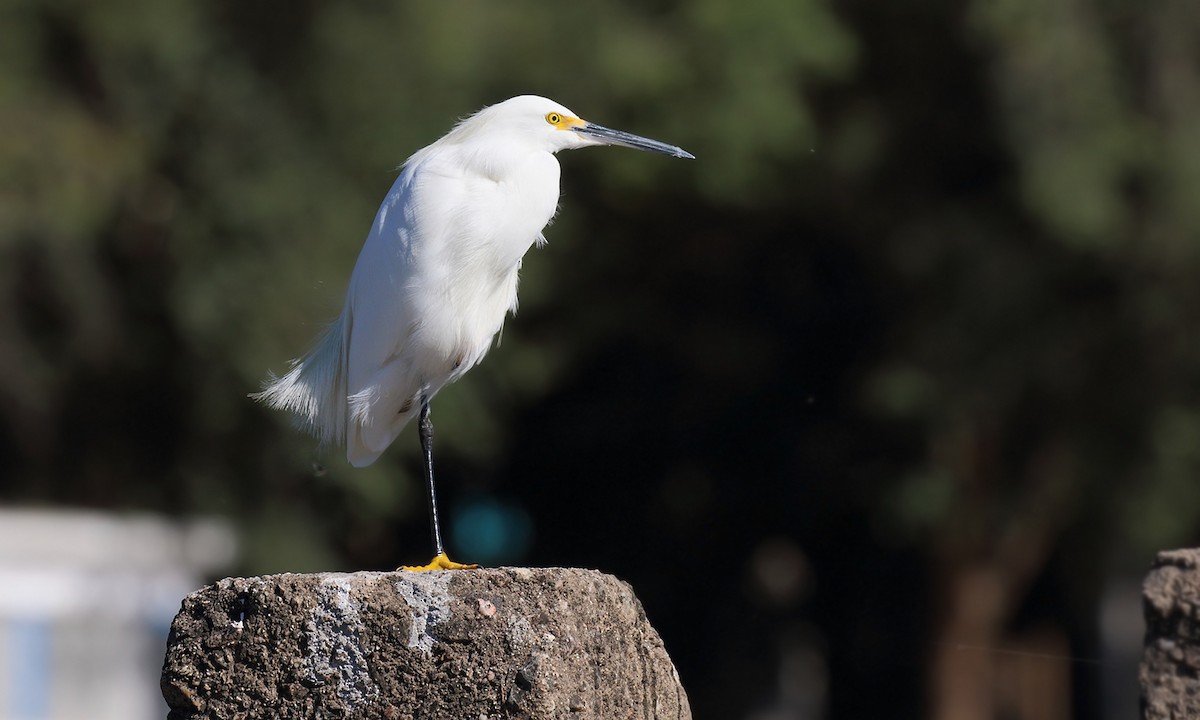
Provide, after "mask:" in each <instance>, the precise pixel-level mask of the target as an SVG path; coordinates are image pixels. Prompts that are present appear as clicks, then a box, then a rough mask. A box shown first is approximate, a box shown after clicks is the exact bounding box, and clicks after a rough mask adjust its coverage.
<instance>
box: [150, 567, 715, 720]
mask: <svg viewBox="0 0 1200 720" xmlns="http://www.w3.org/2000/svg"><path fill="white" fill-rule="evenodd" d="M162 691H163V697H164V698H166V700H167V704H168V705H169V706H170V708H171V713H170V716H169V717H170V720H184V719H185V718H214V719H223V718H229V719H231V720H232V719H234V718H237V719H239V720H252V719H254V718H395V719H401V718H403V719H406V720H407V719H411V720H417V719H420V718H455V719H458V718H469V719H470V720H476V719H480V720H482V719H485V718H490V719H494V718H572V719H574V718H579V719H580V720H582V719H583V718H604V719H605V720H608V719H611V718H639V719H641V718H672V719H678V718H690V717H691V710H690V709H689V706H688V701H687V696H686V695H685V693H684V691H683V688H682V686H681V685H680V683H679V677H678V675H677V674H676V672H675V668H674V666H673V665H672V664H671V660H670V658H669V657H668V656H667V653H666V650H665V649H664V648H663V644H662V641H661V640H660V639H659V637H658V634H657V633H656V632H655V631H654V629H653V628H652V627H650V624H649V623H648V622H647V620H646V616H645V613H644V611H643V610H642V606H641V603H640V602H638V600H637V598H636V597H635V596H634V594H633V591H632V590H631V589H630V587H629V585H627V584H626V583H623V582H621V581H620V580H617V579H616V578H614V577H612V576H610V575H604V574H602V573H599V572H595V571H590V570H578V569H564V568H550V569H524V568H500V569H489V570H460V571H440V572H429V573H408V572H395V573H368V572H360V573H349V574H339V573H323V574H313V575H291V574H286V575H269V576H263V577H255V578H228V579H225V580H221V581H220V582H218V583H216V584H214V585H211V586H209V587H206V588H204V589H202V590H199V591H197V592H195V593H193V594H192V595H190V596H188V597H187V598H186V599H185V600H184V601H183V607H182V609H181V610H180V611H179V614H178V615H177V616H176V617H175V621H174V623H172V625H171V635H170V639H169V640H168V643H167V655H166V660H165V662H164V665H163V673H162Z"/></svg>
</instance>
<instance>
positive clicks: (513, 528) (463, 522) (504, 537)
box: [454, 497, 533, 565]
mask: <svg viewBox="0 0 1200 720" xmlns="http://www.w3.org/2000/svg"><path fill="white" fill-rule="evenodd" d="M532 540H533V524H532V523H531V522H530V519H529V513H527V512H525V509H524V508H522V507H520V506H517V505H515V504H512V503H506V502H501V501H500V500H497V499H495V498H492V497H486V498H481V499H478V500H473V501H468V502H466V503H464V504H463V505H462V506H461V507H460V508H459V510H458V511H457V512H456V513H455V521H454V544H455V545H456V546H457V547H458V551H459V552H461V553H462V556H463V557H469V558H470V559H471V560H472V561H474V562H478V563H479V564H481V565H502V564H505V563H516V562H520V561H521V560H522V559H523V558H524V557H525V555H526V553H527V552H528V551H529V546H530V543H531V542H532Z"/></svg>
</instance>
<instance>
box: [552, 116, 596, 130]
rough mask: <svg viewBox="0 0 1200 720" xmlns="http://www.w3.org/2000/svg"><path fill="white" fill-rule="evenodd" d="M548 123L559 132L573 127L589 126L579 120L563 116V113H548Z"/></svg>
mask: <svg viewBox="0 0 1200 720" xmlns="http://www.w3.org/2000/svg"><path fill="white" fill-rule="evenodd" d="M546 122H548V123H550V124H551V125H553V126H554V127H556V128H558V129H559V130H570V129H571V128H573V127H579V126H581V125H587V123H586V122H584V121H583V120H580V119H579V118H575V117H571V116H570V115H563V114H562V113H557V112H550V113H546Z"/></svg>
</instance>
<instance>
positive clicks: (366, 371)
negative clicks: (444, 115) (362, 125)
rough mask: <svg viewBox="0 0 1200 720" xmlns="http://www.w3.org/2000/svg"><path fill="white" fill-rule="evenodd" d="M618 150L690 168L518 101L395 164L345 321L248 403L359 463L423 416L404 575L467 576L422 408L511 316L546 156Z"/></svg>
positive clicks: (551, 186)
mask: <svg viewBox="0 0 1200 720" xmlns="http://www.w3.org/2000/svg"><path fill="white" fill-rule="evenodd" d="M589 145H622V146H625V147H631V148H636V149H638V150H649V151H653V152H660V153H665V154H667V155H673V156H675V157H680V158H691V157H693V156H692V155H691V154H689V153H687V152H685V151H684V150H682V149H680V148H678V147H675V146H674V145H667V144H665V143H661V142H658V141H656V140H650V139H647V138H643V137H639V136H637V135H631V134H629V133H625V132H621V131H619V130H612V129H609V128H606V127H603V126H600V125H596V124H595V123H591V122H588V121H586V120H583V119H581V118H580V117H578V116H577V115H576V114H575V113H573V112H571V111H570V110H568V109H567V108H565V107H563V106H562V105H559V104H558V103H556V102H554V101H552V100H548V99H546V98H543V97H537V96H535V95H522V96H519V97H514V98H511V99H509V100H505V101H504V102H502V103H498V104H496V105H492V106H490V107H485V108H484V109H482V110H480V111H479V112H477V113H475V114H474V115H471V116H470V117H468V118H466V119H465V120H462V121H461V122H459V123H458V124H457V125H456V126H455V127H454V128H453V129H452V130H450V132H449V133H447V134H446V135H445V136H444V137H442V138H441V139H439V140H437V141H436V142H434V143H433V144H432V145H429V146H428V147H426V148H424V149H421V150H418V151H417V152H416V153H415V154H413V156H412V157H410V158H409V159H408V160H407V161H406V162H405V163H404V165H403V169H402V170H401V172H400V176H399V177H398V178H397V179H396V182H395V184H394V185H392V189H391V191H390V192H389V193H388V194H387V197H386V198H385V199H384V201H383V204H382V205H380V207H379V211H378V213H377V214H376V216H375V222H374V224H373V225H372V226H371V231H370V233H369V234H368V235H367V239H366V242H365V244H364V245H363V248H362V251H361V253H360V254H359V256H358V262H357V263H356V264H355V266H354V272H353V274H352V275H351V276H350V285H349V287H348V289H347V291H346V301H345V305H344V307H343V308H342V314H341V316H340V317H339V318H338V319H337V320H336V321H334V322H333V323H332V324H331V325H330V326H329V327H328V329H327V330H326V331H325V333H324V335H322V336H321V338H320V339H319V340H318V341H317V343H316V345H315V347H313V348H312V350H310V351H309V352H308V354H307V355H304V356H303V357H301V358H298V359H296V360H293V361H292V363H291V366H290V369H289V370H288V372H287V373H286V374H284V375H283V376H282V377H275V376H274V375H272V376H271V377H270V378H269V379H268V380H267V382H266V384H265V385H264V388H263V390H262V391H261V392H259V393H255V394H254V395H252V397H254V398H255V399H257V400H260V401H262V402H264V403H266V404H267V405H269V406H271V407H274V408H278V409H281V410H286V411H288V412H291V413H293V414H295V415H296V417H297V421H298V424H299V425H300V426H301V427H303V428H304V429H306V430H307V431H309V432H311V433H313V434H314V435H316V436H317V437H318V438H319V439H320V440H321V441H322V443H323V444H336V445H343V444H344V445H345V447H346V458H347V460H349V462H350V464H351V465H354V466H355V467H365V466H367V465H370V464H371V463H373V462H375V460H376V459H378V458H379V456H380V454H382V453H383V451H384V450H386V449H387V447H388V446H389V445H391V443H392V441H393V440H395V439H396V436H397V435H399V434H400V431H401V430H403V429H404V426H405V425H407V424H408V422H409V421H410V420H412V419H413V417H414V416H418V417H419V418H420V422H419V431H420V432H419V435H420V441H421V448H422V451H423V459H424V470H425V479H426V493H427V499H428V501H429V513H430V524H431V529H432V535H433V545H434V558H433V560H432V561H431V562H430V563H429V564H428V565H424V566H418V567H406V568H405V569H408V570H432V569H439V568H442V569H451V568H464V567H475V566H473V565H463V564H460V563H456V562H453V561H451V560H450V559H449V558H447V557H446V552H445V549H444V548H443V546H442V537H441V528H440V525H439V522H438V516H437V499H436V494H435V492H434V485H433V423H432V421H431V420H430V414H429V402H430V400H431V399H432V398H433V396H434V395H436V394H437V392H438V390H440V389H441V388H442V387H443V386H445V385H446V384H447V383H451V382H453V381H455V380H457V379H458V378H459V377H461V376H462V375H463V374H464V373H466V372H467V371H468V370H470V369H471V368H472V367H474V366H475V365H476V364H478V363H479V361H480V360H482V359H483V356H484V355H485V354H486V353H487V351H488V349H489V348H490V347H491V345H492V340H493V338H494V337H495V336H496V335H497V334H498V333H499V332H500V328H501V326H502V325H503V323H504V319H505V316H506V315H507V314H508V313H510V312H515V311H516V308H517V274H518V271H519V270H520V269H521V259H522V258H523V257H524V255H525V253H526V251H528V250H529V249H530V247H532V246H533V245H540V244H542V243H543V242H545V238H543V237H542V229H543V228H545V226H546V224H547V223H548V222H550V219H551V218H552V217H553V216H554V213H555V211H556V210H557V207H558V197H559V165H558V160H557V159H556V158H555V157H554V153H556V152H558V151H559V150H571V149H575V148H581V147H587V146H589Z"/></svg>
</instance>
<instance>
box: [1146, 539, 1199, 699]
mask: <svg viewBox="0 0 1200 720" xmlns="http://www.w3.org/2000/svg"><path fill="white" fill-rule="evenodd" d="M1142 606H1143V609H1144V611H1145V615H1146V641H1145V644H1144V646H1143V649H1142V665H1141V669H1140V670H1139V671H1138V680H1139V681H1140V682H1141V685H1142V701H1141V705H1142V717H1143V718H1146V719H1147V720H1149V719H1153V720H1166V719H1167V718H1172V719H1174V718H1200V549H1190V550H1172V551H1169V552H1162V553H1159V554H1158V557H1157V558H1156V559H1155V561H1154V567H1153V568H1152V569H1151V571H1150V574H1149V575H1147V576H1146V582H1145V583H1143V585H1142Z"/></svg>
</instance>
